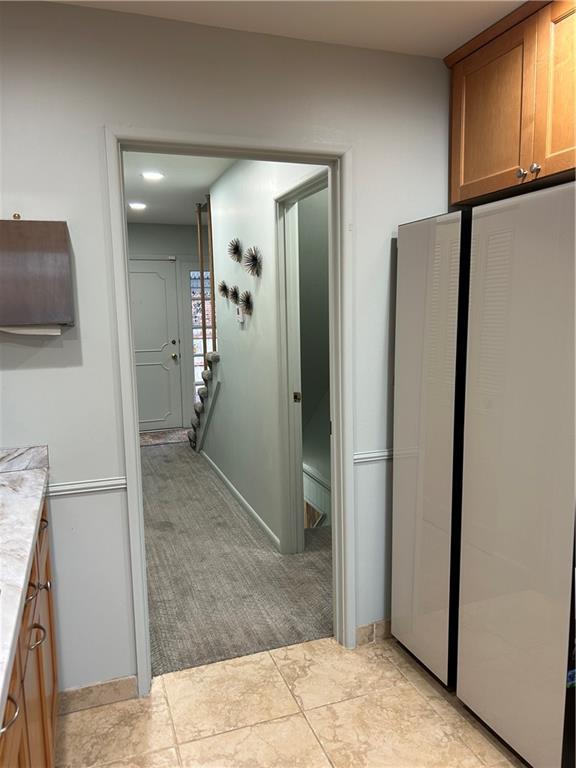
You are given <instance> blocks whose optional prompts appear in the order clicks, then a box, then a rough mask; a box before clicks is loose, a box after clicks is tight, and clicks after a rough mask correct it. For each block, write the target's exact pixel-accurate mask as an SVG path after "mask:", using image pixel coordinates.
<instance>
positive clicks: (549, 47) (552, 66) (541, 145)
mask: <svg viewBox="0 0 576 768" xmlns="http://www.w3.org/2000/svg"><path fill="white" fill-rule="evenodd" d="M537 19H538V59H537V68H536V115H535V124H534V157H533V161H534V162H536V163H538V164H539V165H540V166H541V167H542V170H541V171H540V172H539V176H540V177H543V176H549V175H550V174H553V173H559V172H561V171H565V170H569V169H570V168H574V167H575V166H576V120H575V115H576V6H575V3H574V2H565V1H563V2H555V3H552V4H551V5H548V6H547V7H546V8H544V9H543V10H542V11H540V13H539V14H538V17H537Z"/></svg>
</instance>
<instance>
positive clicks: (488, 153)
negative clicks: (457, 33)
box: [447, 2, 576, 203]
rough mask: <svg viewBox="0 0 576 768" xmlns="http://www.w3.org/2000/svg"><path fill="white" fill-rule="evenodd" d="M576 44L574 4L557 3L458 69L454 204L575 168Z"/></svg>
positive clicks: (470, 56) (455, 73)
mask: <svg viewBox="0 0 576 768" xmlns="http://www.w3.org/2000/svg"><path fill="white" fill-rule="evenodd" d="M575 41H576V14H575V4H574V2H553V3H549V4H548V5H545V6H544V7H542V8H540V10H538V11H537V12H535V13H532V14H531V15H529V16H528V17H527V18H525V19H523V20H522V21H520V22H519V23H517V24H515V25H514V26H512V27H510V28H508V29H506V30H505V31H503V32H501V33H500V34H498V35H497V36H496V37H494V38H493V39H492V40H488V41H486V35H485V33H484V35H483V36H480V38H479V40H478V42H479V45H480V47H479V48H478V49H477V50H475V51H474V52H472V53H468V54H467V55H464V56H463V57H462V58H460V59H459V60H457V61H456V62H455V63H454V64H453V66H452V125H451V128H452V135H451V195H450V198H451V202H452V203H461V202H464V201H468V200H472V199H474V198H478V197H482V196H484V195H488V194H490V193H493V192H498V191H500V190H504V189H509V188H513V187H516V186H519V185H527V184H530V183H531V182H532V181H534V180H535V179H538V178H543V177H546V176H550V175H552V174H556V173H560V172H562V171H567V170H570V169H572V168H574V167H575V165H576V161H575V157H576V138H575V132H576V124H575V101H574V92H575V78H576V56H575V45H576V44H575ZM468 47H469V46H468ZM464 48H466V46H465V47H464ZM453 57H454V54H453V55H451V56H450V57H448V59H447V62H448V63H450V60H451V59H453Z"/></svg>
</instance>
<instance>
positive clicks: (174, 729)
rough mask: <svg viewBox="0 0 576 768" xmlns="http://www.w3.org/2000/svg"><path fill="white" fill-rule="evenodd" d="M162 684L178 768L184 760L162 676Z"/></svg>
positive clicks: (162, 676)
mask: <svg viewBox="0 0 576 768" xmlns="http://www.w3.org/2000/svg"><path fill="white" fill-rule="evenodd" d="M160 682H161V684H162V691H163V692H164V699H165V700H166V706H167V707H168V717H169V718H170V726H171V728H172V736H173V737H174V746H175V747H176V757H177V758H178V766H180V767H181V766H182V760H181V757H180V750H179V749H178V738H177V736H176V726H175V724H174V716H173V714H172V707H171V706H170V699H169V698H168V691H167V690H166V686H165V684H164V675H161V676H160Z"/></svg>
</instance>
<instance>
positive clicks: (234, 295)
mask: <svg viewBox="0 0 576 768" xmlns="http://www.w3.org/2000/svg"><path fill="white" fill-rule="evenodd" d="M228 298H229V299H230V301H231V302H232V304H238V303H239V302H240V289H239V288H238V286H237V285H233V286H232V288H230V290H229V291H228Z"/></svg>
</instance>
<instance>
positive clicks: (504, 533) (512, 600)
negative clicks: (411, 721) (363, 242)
mask: <svg viewBox="0 0 576 768" xmlns="http://www.w3.org/2000/svg"><path fill="white" fill-rule="evenodd" d="M575 189H576V185H575V184H574V183H570V184H563V185H561V186H556V187H552V188H549V189H545V190H540V191H536V192H531V193H529V194H523V195H518V196H515V197H511V198H508V199H506V200H502V201H499V202H495V203H490V204H487V205H481V206H477V207H474V208H471V209H468V210H465V211H460V212H456V213H450V214H447V215H444V216H439V217H435V218H432V219H426V220H423V221H418V222H412V223H410V224H407V225H403V226H401V227H399V234H398V262H397V295H396V337H395V381H394V463H393V511H392V616H391V618H392V634H393V635H394V636H395V637H396V638H397V639H398V640H399V641H400V642H401V643H402V644H403V645H404V646H405V647H406V648H407V649H408V650H409V651H410V652H411V653H412V654H413V655H414V656H415V657H416V658H417V659H419V660H420V661H421V662H422V664H423V665H425V666H426V667H427V668H428V669H429V670H430V671H431V672H432V673H433V674H434V675H436V677H437V678H439V679H440V680H441V681H442V682H443V683H444V684H445V685H447V686H448V687H450V688H455V689H456V694H457V696H458V698H460V699H461V700H462V701H463V702H464V704H465V705H466V706H467V707H468V708H469V709H470V710H471V711H472V712H474V713H475V714H476V715H477V716H478V717H479V718H480V719H481V720H482V721H483V722H484V723H485V724H486V725H488V726H489V727H490V728H491V729H492V730H493V731H494V732H495V733H496V734H497V735H498V736H499V737H500V738H501V739H502V740H503V741H504V742H506V743H507V744H508V745H509V746H510V747H511V748H512V749H513V750H515V751H516V752H517V753H518V754H519V755H520V756H521V757H522V758H523V759H524V760H525V761H527V762H528V764H529V765H531V766H533V768H561V767H562V768H574V714H573V713H574V688H568V687H567V671H568V667H569V665H571V666H573V665H574V661H573V655H574V647H573V646H574V618H573V614H572V617H571V614H570V611H571V603H572V601H573V598H572V590H573V580H574V537H575V526H574V515H575V506H576V472H575V465H576V438H575V434H576V429H575V424H576V390H575V369H576V326H575V295H576V270H575V237H574V231H575V210H576V195H575Z"/></svg>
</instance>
